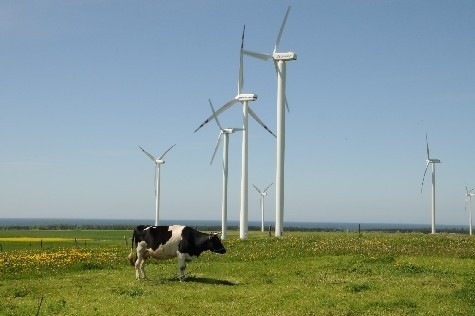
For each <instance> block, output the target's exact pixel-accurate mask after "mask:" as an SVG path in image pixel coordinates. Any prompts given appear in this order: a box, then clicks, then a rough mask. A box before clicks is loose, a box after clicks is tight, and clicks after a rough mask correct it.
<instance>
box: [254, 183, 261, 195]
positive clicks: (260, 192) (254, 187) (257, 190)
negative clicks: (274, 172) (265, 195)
mask: <svg viewBox="0 0 475 316" xmlns="http://www.w3.org/2000/svg"><path fill="white" fill-rule="evenodd" d="M252 186H253V187H254V188H255V189H256V190H257V192H259V194H262V192H261V190H259V189H258V188H257V187H256V186H255V185H254V184H253V185H252Z"/></svg>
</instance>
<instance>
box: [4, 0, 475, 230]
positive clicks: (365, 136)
mask: <svg viewBox="0 0 475 316" xmlns="http://www.w3.org/2000/svg"><path fill="white" fill-rule="evenodd" d="M289 5H291V11H290V13H289V16H288V20H287V23H286V26H285V30H284V33H283V35H282V39H281V42H280V51H282V52H287V51H293V52H295V53H297V56H298V59H297V60H296V61H292V62H288V63H287V91H286V96H287V100H288V103H289V106H290V111H289V112H288V113H287V114H286V153H285V214H284V222H294V221H311V222H353V223H413V224H427V225H428V226H430V221H431V178H430V170H429V171H428V173H427V175H426V179H425V184H424V187H423V190H422V193H421V182H422V176H423V174H424V169H425V167H426V161H425V160H426V158H427V157H426V143H425V137H426V133H427V134H428V139H429V146H430V153H431V158H438V159H440V160H441V161H442V163H441V164H438V165H437V166H436V181H437V183H436V194H437V196H436V223H437V224H454V225H468V213H467V212H466V210H465V187H466V186H468V187H469V189H471V188H474V187H475V167H474V161H475V133H474V120H475V57H474V56H475V33H474V30H475V2H474V1H472V0H457V1H439V0H420V1H409V0H400V1H391V0H358V1H354V0H331V1H330V0H316V1H315V0H308V1H280V0H278V1H277V0H273V1H270V0H269V1H251V0H244V1H217V0H216V1H213V0H197V1H139V2H130V1H112V0H100V1H97V0H84V1H64V0H44V1H28V0H26V1H16V0H0V39H1V40H0V56H1V58H0V87H1V88H0V110H1V112H0V218H17V217H20V218H29V217H35V218H36V217H39V218H50V217H60V218H77V217H80V218H111V219H150V220H153V219H154V217H155V198H154V164H153V163H152V161H150V160H149V158H148V157H147V156H145V155H144V154H143V153H142V151H141V150H140V149H139V147H138V146H139V145H140V146H142V147H143V148H144V149H146V150H147V151H149V152H150V153H152V154H154V155H157V156H159V155H161V154H162V153H163V152H164V151H165V150H166V149H167V148H169V147H170V146H171V145H173V144H176V146H175V147H174V148H173V149H172V150H171V151H170V152H168V153H167V155H166V156H165V161H166V163H165V164H164V165H162V167H161V192H160V219H163V220H177V221H178V222H179V221H180V220H195V219H205V220H219V219H220V217H221V183H222V177H221V174H222V170H221V168H222V158H221V149H220V150H219V152H218V154H217V156H216V158H215V161H214V163H213V164H212V165H210V160H211V156H212V153H213V149H214V145H215V142H216V138H217V136H218V132H219V131H218V127H217V125H216V124H214V122H210V123H209V124H207V125H205V126H204V127H203V128H201V129H200V130H199V131H198V132H196V133H194V130H195V129H196V128H197V127H198V126H199V125H200V124H201V123H202V121H203V120H204V119H205V118H207V117H208V116H209V115H210V114H211V112H210V107H209V105H208V98H211V100H212V101H213V104H214V106H215V108H218V107H220V106H221V105H222V104H224V103H225V102H227V101H229V100H230V99H232V98H233V97H234V96H235V95H236V93H237V79H238V67H239V48H240V45H241V32H242V29H243V25H244V24H245V25H246V34H245V43H244V47H245V49H249V50H254V51H259V52H264V53H271V52H272V50H273V47H274V43H275V40H276V37H277V33H278V31H279V28H280V25H281V23H282V19H283V17H284V14H285V11H286V10H287V7H288V6H289ZM244 82H245V83H244V92H248V93H256V94H257V95H258V99H257V101H255V102H251V104H250V106H251V108H252V109H253V110H254V111H255V112H256V113H257V115H258V116H259V117H260V118H261V120H262V121H264V122H265V123H266V124H267V125H268V126H269V128H270V129H271V130H273V131H274V132H276V94H277V89H276V88H277V84H276V76H275V71H274V67H273V65H272V62H271V61H268V62H264V61H261V60H257V59H253V58H251V57H245V58H244ZM241 116H242V107H241V105H240V104H236V105H234V106H233V107H232V108H231V109H229V110H228V111H226V112H225V113H223V114H222V115H220V121H221V123H222V125H224V126H225V127H240V126H241V125H242V118H241ZM229 155H230V159H229V169H230V171H229V189H228V190H229V191H228V192H229V193H228V194H229V202H228V218H229V219H230V220H238V219H239V207H240V205H239V204H240V173H241V135H239V134H233V135H231V138H230V149H229ZM275 169H276V140H275V138H273V137H272V136H271V135H270V134H269V133H267V132H266V131H265V130H264V129H263V128H262V127H261V126H259V125H258V124H257V123H256V122H255V121H254V120H252V119H250V121H249V219H250V220H260V207H259V194H258V193H257V192H256V191H255V190H254V188H253V187H252V184H255V185H256V186H257V187H259V188H261V189H263V188H265V187H266V186H267V185H269V184H270V183H272V182H275V173H276V170H275ZM268 192H269V194H268V196H267V197H266V199H265V219H266V221H269V222H272V221H274V220H275V184H274V185H273V186H272V187H271V188H270V189H269V190H268ZM474 204H475V201H474ZM474 207H475V205H474ZM284 226H285V224H284Z"/></svg>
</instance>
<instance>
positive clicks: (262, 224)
mask: <svg viewBox="0 0 475 316" xmlns="http://www.w3.org/2000/svg"><path fill="white" fill-rule="evenodd" d="M273 184H274V183H271V184H269V185H268V186H267V188H265V189H264V191H261V190H259V189H258V188H257V187H256V186H255V185H254V184H253V186H254V188H255V189H256V190H257V192H259V194H260V195H261V198H260V201H261V231H264V198H265V197H266V196H267V192H266V191H267V189H269V188H270V186H271V185H273Z"/></svg>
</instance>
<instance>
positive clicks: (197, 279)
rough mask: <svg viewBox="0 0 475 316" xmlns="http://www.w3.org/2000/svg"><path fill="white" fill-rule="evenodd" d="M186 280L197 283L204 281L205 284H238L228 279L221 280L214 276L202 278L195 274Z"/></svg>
mask: <svg viewBox="0 0 475 316" xmlns="http://www.w3.org/2000/svg"><path fill="white" fill-rule="evenodd" d="M185 282H195V283H203V284H213V285H237V284H236V283H233V282H230V281H227V280H219V279H213V278H200V277H195V276H189V277H186V279H185Z"/></svg>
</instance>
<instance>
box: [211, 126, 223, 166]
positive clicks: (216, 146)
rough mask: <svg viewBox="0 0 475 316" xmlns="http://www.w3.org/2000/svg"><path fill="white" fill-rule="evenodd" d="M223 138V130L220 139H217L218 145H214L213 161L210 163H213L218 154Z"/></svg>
mask: <svg viewBox="0 0 475 316" xmlns="http://www.w3.org/2000/svg"><path fill="white" fill-rule="evenodd" d="M222 139H223V131H221V132H220V133H219V136H218V140H217V141H216V145H215V146H214V152H213V156H212V157H211V161H210V163H209V164H210V165H211V164H213V160H214V156H216V152H217V151H218V147H219V144H220V143H221V140H222Z"/></svg>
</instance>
